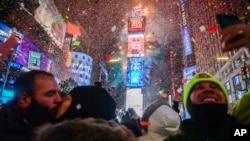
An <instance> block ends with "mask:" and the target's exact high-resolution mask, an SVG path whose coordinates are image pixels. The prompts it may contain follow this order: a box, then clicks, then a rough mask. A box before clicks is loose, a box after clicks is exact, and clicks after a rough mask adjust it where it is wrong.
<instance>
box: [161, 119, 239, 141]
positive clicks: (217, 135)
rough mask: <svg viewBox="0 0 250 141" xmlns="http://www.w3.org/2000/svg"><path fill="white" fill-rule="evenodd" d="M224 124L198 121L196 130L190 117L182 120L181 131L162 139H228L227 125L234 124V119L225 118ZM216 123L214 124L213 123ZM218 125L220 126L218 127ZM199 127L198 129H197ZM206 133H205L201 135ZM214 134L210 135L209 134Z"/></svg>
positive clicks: (196, 140)
mask: <svg viewBox="0 0 250 141" xmlns="http://www.w3.org/2000/svg"><path fill="white" fill-rule="evenodd" d="M225 121H226V122H225V124H224V125H222V126H210V127H205V126H206V125H209V124H210V123H205V122H204V123H203V124H202V123H199V124H200V125H198V126H199V127H198V128H197V130H195V129H194V127H195V125H194V123H193V122H192V120H191V119H187V120H184V121H183V122H182V123H181V133H180V134H177V135H174V136H170V137H169V138H166V139H165V140H164V141H229V125H230V124H234V123H235V120H234V119H233V118H232V117H228V119H225ZM214 125H216V124H214ZM219 127H220V128H219ZM199 129H200V130H199ZM202 134H206V135H202ZM212 134H214V136H212V137H208V136H209V135H212Z"/></svg>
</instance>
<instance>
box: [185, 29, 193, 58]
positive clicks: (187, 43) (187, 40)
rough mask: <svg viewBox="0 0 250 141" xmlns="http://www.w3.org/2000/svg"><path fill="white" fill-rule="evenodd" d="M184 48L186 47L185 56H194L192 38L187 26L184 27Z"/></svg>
mask: <svg viewBox="0 0 250 141" xmlns="http://www.w3.org/2000/svg"><path fill="white" fill-rule="evenodd" d="M183 46H184V53H185V56H187V55H190V54H192V47H191V41H190V36H189V32H188V28H187V27H186V26H185V27H183Z"/></svg>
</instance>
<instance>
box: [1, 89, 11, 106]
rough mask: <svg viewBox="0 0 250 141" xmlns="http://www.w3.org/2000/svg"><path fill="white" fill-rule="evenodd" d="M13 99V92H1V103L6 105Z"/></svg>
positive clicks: (6, 90)
mask: <svg viewBox="0 0 250 141" xmlns="http://www.w3.org/2000/svg"><path fill="white" fill-rule="evenodd" d="M0 91H1V92H2V89H0ZM13 97H14V91H13V90H8V89H5V90H3V92H2V96H1V98H0V99H1V100H2V103H7V102H8V101H9V100H11V99H13Z"/></svg>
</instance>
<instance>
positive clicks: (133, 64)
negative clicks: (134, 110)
mask: <svg viewBox="0 0 250 141" xmlns="http://www.w3.org/2000/svg"><path fill="white" fill-rule="evenodd" d="M143 68H144V59H143V58H142V57H131V58H128V67H127V86H128V87H142V86H143V85H144V76H143Z"/></svg>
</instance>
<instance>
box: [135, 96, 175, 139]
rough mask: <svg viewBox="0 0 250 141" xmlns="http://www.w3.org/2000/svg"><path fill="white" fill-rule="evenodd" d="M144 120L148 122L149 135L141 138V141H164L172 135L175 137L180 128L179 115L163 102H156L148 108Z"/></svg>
mask: <svg viewBox="0 0 250 141" xmlns="http://www.w3.org/2000/svg"><path fill="white" fill-rule="evenodd" d="M147 119H148V120H147ZM143 120H147V121H148V122H149V125H148V126H147V133H146V134H144V135H143V136H141V137H140V138H139V140H140V141H162V140H163V139H164V138H166V137H168V136H170V135H175V134H176V133H177V132H178V130H179V126H180V116H179V114H178V113H177V112H176V111H175V110H173V109H172V108H171V107H170V106H169V105H168V104H166V103H165V102H161V101H156V102H154V103H153V104H151V105H150V106H149V107H148V108H146V110H145V112H144V114H143V117H142V121H143Z"/></svg>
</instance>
